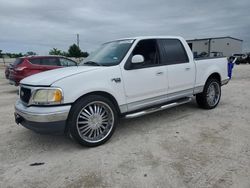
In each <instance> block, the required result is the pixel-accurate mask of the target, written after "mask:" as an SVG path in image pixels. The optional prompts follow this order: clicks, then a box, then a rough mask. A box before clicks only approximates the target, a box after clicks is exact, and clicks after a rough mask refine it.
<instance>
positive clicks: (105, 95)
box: [74, 91, 120, 114]
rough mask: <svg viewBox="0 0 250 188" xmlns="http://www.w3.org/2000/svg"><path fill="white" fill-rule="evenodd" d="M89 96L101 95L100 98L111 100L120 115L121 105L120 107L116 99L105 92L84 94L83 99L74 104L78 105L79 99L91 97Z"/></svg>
mask: <svg viewBox="0 0 250 188" xmlns="http://www.w3.org/2000/svg"><path fill="white" fill-rule="evenodd" d="M89 95H100V96H103V97H105V98H107V99H109V100H110V101H111V102H112V103H113V104H114V106H115V108H116V110H117V112H118V114H120V108H119V105H118V103H117V101H116V99H115V97H114V96H113V95H111V94H110V93H107V92H104V91H94V92H90V93H87V94H84V95H82V96H81V97H79V98H78V99H77V100H76V101H75V102H74V103H76V102H77V101H78V100H79V99H81V98H83V97H86V96H89Z"/></svg>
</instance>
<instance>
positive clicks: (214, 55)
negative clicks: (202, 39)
mask: <svg viewBox="0 0 250 188" xmlns="http://www.w3.org/2000/svg"><path fill="white" fill-rule="evenodd" d="M223 56H224V55H223V52H210V57H223Z"/></svg>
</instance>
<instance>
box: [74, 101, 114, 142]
mask: <svg viewBox="0 0 250 188" xmlns="http://www.w3.org/2000/svg"><path fill="white" fill-rule="evenodd" d="M76 126H77V130H78V133H79V135H80V137H81V138H82V139H83V140H85V141H87V142H89V143H97V142H101V141H102V140H104V139H105V138H106V137H107V136H108V135H109V134H110V132H111V131H112V128H113V126H114V113H113V111H112V109H111V108H110V107H109V105H107V104H106V103H104V102H101V101H94V102H91V103H89V104H87V105H86V106H85V107H83V108H82V110H81V111H80V113H79V114H78V116H77V122H76Z"/></svg>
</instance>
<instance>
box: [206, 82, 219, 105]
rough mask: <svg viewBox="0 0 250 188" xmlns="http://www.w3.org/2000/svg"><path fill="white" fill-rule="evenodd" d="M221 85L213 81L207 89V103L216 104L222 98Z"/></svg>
mask: <svg viewBox="0 0 250 188" xmlns="http://www.w3.org/2000/svg"><path fill="white" fill-rule="evenodd" d="M220 92H221V90H220V85H219V83H217V82H212V83H211V84H210V85H209V87H208V89H207V103H208V104H209V106H211V107H212V106H215V105H217V103H218V102H219V100H220Z"/></svg>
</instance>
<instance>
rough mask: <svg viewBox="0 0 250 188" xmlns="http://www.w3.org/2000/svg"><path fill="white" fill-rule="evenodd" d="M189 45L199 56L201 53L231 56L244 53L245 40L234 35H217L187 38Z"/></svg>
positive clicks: (195, 54)
mask: <svg viewBox="0 0 250 188" xmlns="http://www.w3.org/2000/svg"><path fill="white" fill-rule="evenodd" d="M187 42H188V45H189V46H190V48H191V50H192V51H193V53H194V56H195V57H197V56H199V55H201V54H203V55H204V54H210V55H209V56H210V57H211V56H216V55H215V54H223V56H231V55H232V54H235V53H242V43H243V40H241V39H237V38H233V37H216V38H203V39H193V40H187Z"/></svg>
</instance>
